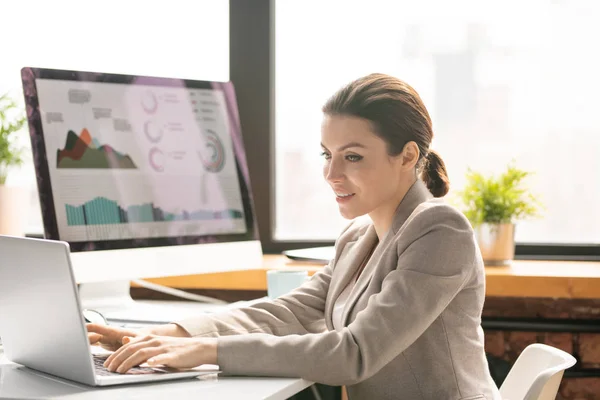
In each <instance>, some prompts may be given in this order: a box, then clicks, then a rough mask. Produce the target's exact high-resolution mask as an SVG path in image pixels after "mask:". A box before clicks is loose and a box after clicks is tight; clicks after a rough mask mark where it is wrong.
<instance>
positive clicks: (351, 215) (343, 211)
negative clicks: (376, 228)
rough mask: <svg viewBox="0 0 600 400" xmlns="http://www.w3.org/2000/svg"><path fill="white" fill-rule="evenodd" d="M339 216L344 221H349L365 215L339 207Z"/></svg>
mask: <svg viewBox="0 0 600 400" xmlns="http://www.w3.org/2000/svg"><path fill="white" fill-rule="evenodd" d="M340 214H341V216H342V217H344V218H345V219H348V220H351V219H354V218H358V217H360V216H362V215H365V214H366V213H364V212H358V211H357V210H348V209H343V208H342V207H340Z"/></svg>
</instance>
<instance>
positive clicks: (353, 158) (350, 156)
mask: <svg viewBox="0 0 600 400" xmlns="http://www.w3.org/2000/svg"><path fill="white" fill-rule="evenodd" d="M362 159H363V157H362V156H359V155H357V154H348V155H347V156H346V160H348V161H350V162H358V161H360V160H362Z"/></svg>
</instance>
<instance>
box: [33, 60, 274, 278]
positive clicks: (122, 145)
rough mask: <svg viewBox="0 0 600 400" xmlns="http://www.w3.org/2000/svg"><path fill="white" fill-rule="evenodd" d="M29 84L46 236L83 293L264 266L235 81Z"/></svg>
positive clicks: (50, 77) (61, 78)
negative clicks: (59, 246) (89, 286)
mask: <svg viewBox="0 0 600 400" xmlns="http://www.w3.org/2000/svg"><path fill="white" fill-rule="evenodd" d="M21 75H22V81H23V89H24V95H25V101H26V106H27V119H28V122H29V130H30V137H31V144H32V150H33V158H34V164H35V168H36V175H37V184H38V190H39V197H40V203H41V210H42V217H43V222H44V233H45V237H46V238H47V239H54V240H62V241H66V242H68V243H69V245H70V248H71V253H72V254H71V259H72V265H73V270H74V275H75V279H76V281H77V282H78V283H86V282H101V281H127V283H129V282H128V280H130V279H137V278H145V277H162V276H170V275H188V274H198V273H207V272H221V271H228V270H236V269H248V268H258V267H260V266H261V263H262V252H261V247H260V242H259V240H258V229H257V224H256V217H255V214H254V210H253V202H252V192H251V189H250V179H249V174H248V165H247V163H246V156H245V152H244V145H243V140H242V134H241V128H240V121H239V116H238V111H237V104H236V100H235V94H234V89H233V85H232V84H231V83H230V82H207V81H197V80H189V79H173V78H158V77H149V76H136V75H120V74H108V73H96V72H82V71H66V70H53V69H42V68H23V69H22V71H21ZM127 287H128V286H127Z"/></svg>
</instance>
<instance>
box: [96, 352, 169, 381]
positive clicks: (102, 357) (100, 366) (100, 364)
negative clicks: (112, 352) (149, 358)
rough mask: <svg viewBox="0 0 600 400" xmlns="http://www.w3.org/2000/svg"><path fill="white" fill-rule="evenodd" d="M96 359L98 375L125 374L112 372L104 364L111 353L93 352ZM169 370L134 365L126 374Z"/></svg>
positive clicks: (160, 372) (157, 372)
mask: <svg viewBox="0 0 600 400" xmlns="http://www.w3.org/2000/svg"><path fill="white" fill-rule="evenodd" d="M92 356H93V359H94V369H95V370H96V375H100V376H114V375H123V374H119V373H118V372H110V371H109V370H108V369H106V367H105V366H104V361H106V359H107V358H108V356H109V354H92ZM166 373H168V371H164V370H161V369H159V368H150V367H133V368H131V369H130V370H129V371H127V373H126V374H125V375H147V374H166Z"/></svg>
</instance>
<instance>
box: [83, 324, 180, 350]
mask: <svg viewBox="0 0 600 400" xmlns="http://www.w3.org/2000/svg"><path fill="white" fill-rule="evenodd" d="M86 327H87V331H88V339H89V340H90V344H91V345H99V346H101V347H102V348H104V349H106V350H110V351H116V350H117V349H118V348H119V347H121V346H123V338H124V337H130V338H134V337H136V336H140V335H144V336H146V335H157V336H173V337H190V334H189V333H188V332H187V331H186V330H185V329H183V328H182V327H180V326H179V325H177V324H166V325H156V326H152V327H146V328H142V329H125V328H119V327H117V326H113V325H100V324H86Z"/></svg>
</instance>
